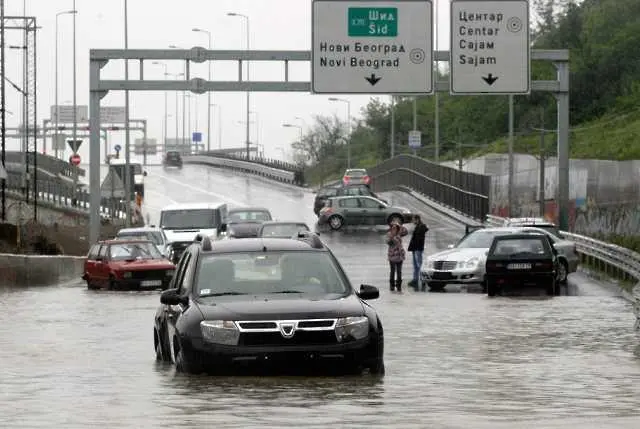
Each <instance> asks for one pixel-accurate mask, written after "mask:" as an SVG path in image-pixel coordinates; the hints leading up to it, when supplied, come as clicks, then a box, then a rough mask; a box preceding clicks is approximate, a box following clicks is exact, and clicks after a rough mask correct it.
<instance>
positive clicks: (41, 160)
mask: <svg viewBox="0 0 640 429" xmlns="http://www.w3.org/2000/svg"><path fill="white" fill-rule="evenodd" d="M24 156H25V154H24V152H16V151H7V152H6V153H5V162H7V163H15V164H20V165H24V163H25V158H24ZM27 164H28V165H29V167H31V166H33V153H28V154H27ZM36 165H37V167H38V169H40V170H43V171H47V172H49V173H51V174H52V175H56V174H61V175H63V176H66V177H73V176H74V174H75V172H77V173H78V176H79V177H84V176H85V174H86V171H85V170H84V169H83V168H80V167H76V166H74V165H71V164H69V163H68V162H67V161H65V160H62V159H58V158H55V157H53V156H49V155H43V154H41V153H38V154H37V155H36Z"/></svg>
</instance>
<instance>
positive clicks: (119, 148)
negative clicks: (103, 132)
mask: <svg viewBox="0 0 640 429" xmlns="http://www.w3.org/2000/svg"><path fill="white" fill-rule="evenodd" d="M113 150H115V151H116V152H120V151H121V150H122V146H120V145H119V144H117V145H115V146H114V147H113Z"/></svg>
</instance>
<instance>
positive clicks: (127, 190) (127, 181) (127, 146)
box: [74, 0, 132, 227]
mask: <svg viewBox="0 0 640 429" xmlns="http://www.w3.org/2000/svg"><path fill="white" fill-rule="evenodd" d="M127 6H128V5H127V0H124V49H125V51H126V50H128V49H129V12H128V9H129V8H128V7H127ZM74 9H75V8H74ZM124 80H129V60H125V61H124ZM124 134H125V137H124V179H123V184H124V203H125V226H126V227H130V226H131V179H132V177H131V174H130V171H131V165H130V163H131V154H130V152H131V133H130V130H129V91H128V90H126V91H125V92H124Z"/></svg>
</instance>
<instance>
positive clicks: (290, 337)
mask: <svg viewBox="0 0 640 429" xmlns="http://www.w3.org/2000/svg"><path fill="white" fill-rule="evenodd" d="M176 272H177V273H178V274H177V275H176V277H175V278H174V280H173V282H172V284H171V285H170V289H168V290H166V291H164V292H163V293H162V295H161V296H160V303H161V305H160V307H159V308H158V311H157V312H156V315H155V320H154V347H155V351H156V358H157V360H160V361H165V362H172V363H175V365H176V369H177V371H180V372H185V373H194V374H197V373H202V372H213V373H233V372H236V371H237V370H239V369H240V370H244V369H258V370H261V371H269V370H275V371H277V372H281V371H296V372H298V371H303V370H305V369H307V368H308V369H317V368H319V369H328V370H330V371H335V370H338V371H341V372H346V373H362V371H363V370H366V371H368V372H369V373H370V374H375V375H382V374H384V372H385V367H384V338H383V336H382V332H383V331H382V323H381V321H380V318H379V317H378V315H377V313H376V311H375V310H374V309H373V307H371V306H370V305H369V304H367V303H365V301H364V300H370V299H376V298H378V297H379V295H380V292H379V291H378V289H377V288H376V287H373V286H368V285H361V286H360V288H359V290H354V289H353V287H352V285H351V283H350V282H349V279H348V278H347V276H346V273H345V272H344V271H343V269H342V268H341V266H340V264H339V263H338V261H337V260H336V258H335V256H334V255H333V254H332V253H331V251H330V250H329V249H328V248H326V247H325V246H324V244H323V243H322V242H321V241H320V240H319V238H318V237H317V236H315V235H313V234H310V235H303V236H302V237H300V238H299V239H288V240H287V239H268V238H248V239H245V240H210V239H208V238H207V237H204V238H203V239H202V241H200V242H196V243H194V244H193V245H191V246H189V248H187V249H186V251H185V253H184V255H183V257H182V259H181V260H180V263H179V264H178V267H177V270H176Z"/></svg>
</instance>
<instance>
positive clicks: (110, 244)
mask: <svg viewBox="0 0 640 429" xmlns="http://www.w3.org/2000/svg"><path fill="white" fill-rule="evenodd" d="M174 273H175V265H174V264H172V263H171V262H170V261H168V260H166V259H165V258H164V257H163V256H162V255H161V254H160V252H158V250H157V248H156V246H155V245H154V244H153V243H152V242H151V241H148V240H107V241H101V242H99V243H96V244H94V245H93V246H91V249H90V250H89V254H88V255H87V259H86V260H85V263H84V274H83V276H82V279H83V280H85V281H86V282H87V287H88V288H89V289H112V290H113V289H119V290H131V289H133V290H142V289H166V288H167V286H168V285H169V282H170V281H171V279H172V278H173V275H174Z"/></svg>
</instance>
